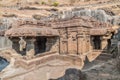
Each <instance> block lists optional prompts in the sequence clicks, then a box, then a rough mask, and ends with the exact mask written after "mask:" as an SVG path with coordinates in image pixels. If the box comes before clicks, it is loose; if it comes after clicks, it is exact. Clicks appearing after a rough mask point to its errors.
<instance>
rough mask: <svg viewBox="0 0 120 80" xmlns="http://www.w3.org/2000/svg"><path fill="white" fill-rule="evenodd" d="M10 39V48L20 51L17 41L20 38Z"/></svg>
mask: <svg viewBox="0 0 120 80" xmlns="http://www.w3.org/2000/svg"><path fill="white" fill-rule="evenodd" d="M11 41H12V48H13V49H14V50H15V51H16V52H18V53H20V45H19V41H20V39H19V38H11Z"/></svg>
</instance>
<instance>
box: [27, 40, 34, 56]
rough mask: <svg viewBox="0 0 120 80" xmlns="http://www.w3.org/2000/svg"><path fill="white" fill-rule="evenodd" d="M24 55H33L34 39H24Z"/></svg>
mask: <svg viewBox="0 0 120 80" xmlns="http://www.w3.org/2000/svg"><path fill="white" fill-rule="evenodd" d="M26 43H27V45H26V56H28V57H29V58H32V57H34V55H35V39H26Z"/></svg>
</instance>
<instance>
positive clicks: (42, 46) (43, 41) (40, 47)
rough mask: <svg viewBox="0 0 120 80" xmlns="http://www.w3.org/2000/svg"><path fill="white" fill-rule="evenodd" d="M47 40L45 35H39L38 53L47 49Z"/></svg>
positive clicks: (36, 46)
mask: <svg viewBox="0 0 120 80" xmlns="http://www.w3.org/2000/svg"><path fill="white" fill-rule="evenodd" d="M46 41H47V38H45V37H37V38H36V42H35V52H36V54H39V53H43V52H45V51H46Z"/></svg>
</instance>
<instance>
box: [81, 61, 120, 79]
mask: <svg viewBox="0 0 120 80" xmlns="http://www.w3.org/2000/svg"><path fill="white" fill-rule="evenodd" d="M86 66H87V68H86V67H84V69H83V72H85V74H86V75H87V80H120V73H119V72H118V70H117V68H116V59H111V60H108V61H102V60H95V61H94V62H92V63H89V64H87V65H86ZM88 66H89V67H88Z"/></svg>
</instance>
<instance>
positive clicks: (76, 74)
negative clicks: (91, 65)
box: [49, 68, 87, 80]
mask: <svg viewBox="0 0 120 80" xmlns="http://www.w3.org/2000/svg"><path fill="white" fill-rule="evenodd" d="M49 80H87V78H86V74H84V73H82V72H81V71H80V70H78V69H74V68H70V69H67V70H66V71H65V75H64V76H62V77H60V78H58V79H49Z"/></svg>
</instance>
